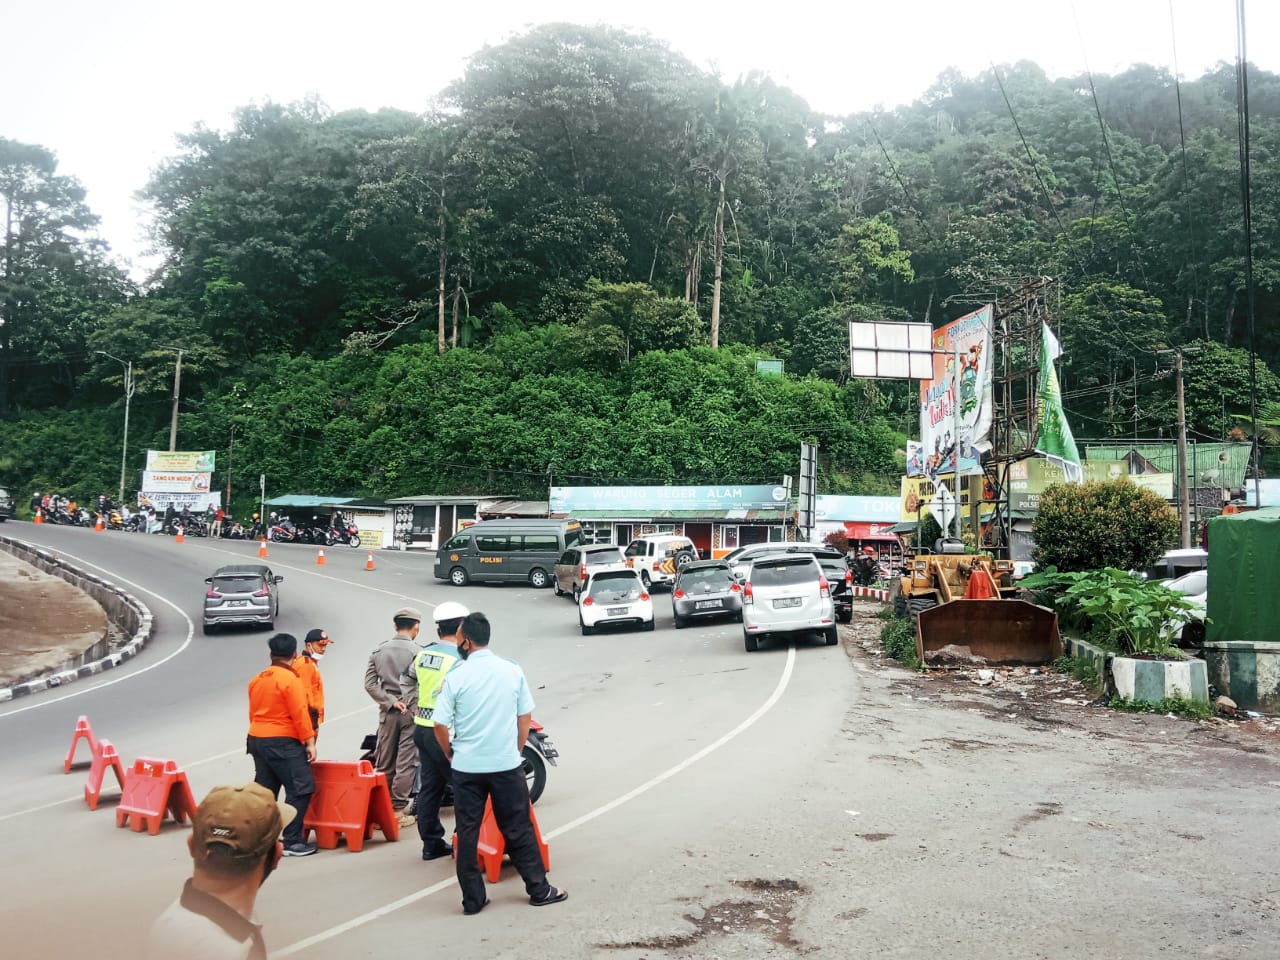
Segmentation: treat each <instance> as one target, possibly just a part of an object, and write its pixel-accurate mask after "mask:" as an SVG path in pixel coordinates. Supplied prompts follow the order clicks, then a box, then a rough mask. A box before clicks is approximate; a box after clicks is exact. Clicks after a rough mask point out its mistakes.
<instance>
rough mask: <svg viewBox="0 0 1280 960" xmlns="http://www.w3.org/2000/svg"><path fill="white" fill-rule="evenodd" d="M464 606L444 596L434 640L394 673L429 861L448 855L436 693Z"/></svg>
mask: <svg viewBox="0 0 1280 960" xmlns="http://www.w3.org/2000/svg"><path fill="white" fill-rule="evenodd" d="M468 613H470V611H469V610H468V609H467V608H466V607H464V606H463V605H462V604H460V603H457V602H456V601H453V600H446V601H445V602H444V603H442V604H440V606H438V607H436V609H435V613H434V614H433V615H432V619H433V620H434V621H435V625H436V637H437V639H436V640H435V641H434V642H432V643H431V644H429V645H427V646H425V647H423V648H422V650H421V651H419V652H418V654H417V656H415V657H414V658H413V662H412V663H410V664H409V666H408V667H406V668H405V671H404V673H402V674H401V675H400V703H401V704H403V705H404V706H406V707H409V708H410V709H411V710H412V711H413V724H414V726H413V742H414V744H415V745H416V746H417V748H418V772H419V777H420V785H419V787H418V803H417V816H418V836H419V837H421V838H422V859H423V860H435V859H437V858H439V857H447V856H450V855H452V853H453V848H452V847H451V846H450V845H449V844H448V843H446V842H445V839H444V824H442V823H441V822H440V801H441V799H442V798H443V796H444V790H445V787H446V786H448V784H449V776H450V773H451V772H452V771H451V770H450V767H449V761H448V760H447V759H445V755H444V751H443V750H442V749H441V748H440V744H439V742H438V741H437V740H436V734H435V729H434V727H435V721H434V720H432V719H431V717H432V714H433V713H434V712H435V708H436V696H437V695H438V694H439V693H440V686H441V685H442V684H443V683H444V675H445V674H446V673H448V672H449V670H450V669H452V667H453V665H454V664H455V663H457V662H458V661H459V659H460V658H459V656H458V643H459V642H460V637H459V636H458V629H459V628H460V627H461V626H462V621H463V620H464V619H465V618H466V616H467V614H468Z"/></svg>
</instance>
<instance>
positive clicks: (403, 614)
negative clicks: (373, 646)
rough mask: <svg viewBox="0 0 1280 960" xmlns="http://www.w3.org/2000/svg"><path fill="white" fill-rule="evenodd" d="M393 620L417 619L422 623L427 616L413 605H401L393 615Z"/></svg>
mask: <svg viewBox="0 0 1280 960" xmlns="http://www.w3.org/2000/svg"><path fill="white" fill-rule="evenodd" d="M391 619H392V620H417V621H418V622H419V623H421V622H422V621H423V620H424V619H426V618H425V617H423V616H422V611H421V610H415V609H413V607H401V608H400V609H399V610H397V611H396V612H395V613H393V614H392V615H391Z"/></svg>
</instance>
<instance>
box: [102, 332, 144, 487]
mask: <svg viewBox="0 0 1280 960" xmlns="http://www.w3.org/2000/svg"><path fill="white" fill-rule="evenodd" d="M93 352H94V353H100V354H102V355H103V356H104V357H110V358H111V359H112V360H114V361H115V362H116V363H119V364H121V365H123V366H124V440H122V441H121V443H120V498H119V500H118V501H117V502H118V503H120V504H122V505H123V503H124V474H125V462H126V460H127V458H128V456H129V400H130V399H131V398H132V397H133V388H134V382H133V361H132V360H121V359H120V358H119V357H115V356H112V355H111V354H109V353H107V351H105V350H95V351H93Z"/></svg>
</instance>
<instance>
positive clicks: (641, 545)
mask: <svg viewBox="0 0 1280 960" xmlns="http://www.w3.org/2000/svg"><path fill="white" fill-rule="evenodd" d="M648 549H649V541H647V540H632V541H631V543H629V544H627V557H628V558H631V557H643V556H644V555H645V553H646V552H647V551H648Z"/></svg>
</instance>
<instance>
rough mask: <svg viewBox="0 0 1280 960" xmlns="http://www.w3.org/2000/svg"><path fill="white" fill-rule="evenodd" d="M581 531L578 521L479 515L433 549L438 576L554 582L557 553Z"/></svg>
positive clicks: (457, 581)
mask: <svg viewBox="0 0 1280 960" xmlns="http://www.w3.org/2000/svg"><path fill="white" fill-rule="evenodd" d="M581 536H582V525H581V524H580V523H578V521H577V520H546V519H529V520H483V521H481V522H480V523H475V524H472V525H471V526H469V527H466V528H465V529H463V530H460V531H458V532H457V533H455V534H454V535H453V536H452V537H450V538H449V539H448V540H447V541H446V542H445V543H444V544H443V545H442V546H441V547H440V549H439V550H437V551H436V559H435V565H434V566H433V568H432V571H433V573H434V574H435V578H436V579H437V580H448V581H449V582H450V583H452V584H453V585H454V586H455V587H465V586H466V585H467V584H468V583H471V582H472V581H476V582H481V581H486V580H494V581H518V582H523V583H528V584H529V586H531V587H534V588H535V589H538V590H541V589H543V588H544V587H549V586H551V584H552V583H553V580H552V576H551V571H552V570H553V569H554V568H555V565H556V558H557V557H559V556H560V555H561V554H563V553H564V552H565V551H566V550H568V549H569V548H570V547H572V546H573V545H574V544H576V543H577V542H578V540H579V538H581Z"/></svg>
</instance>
